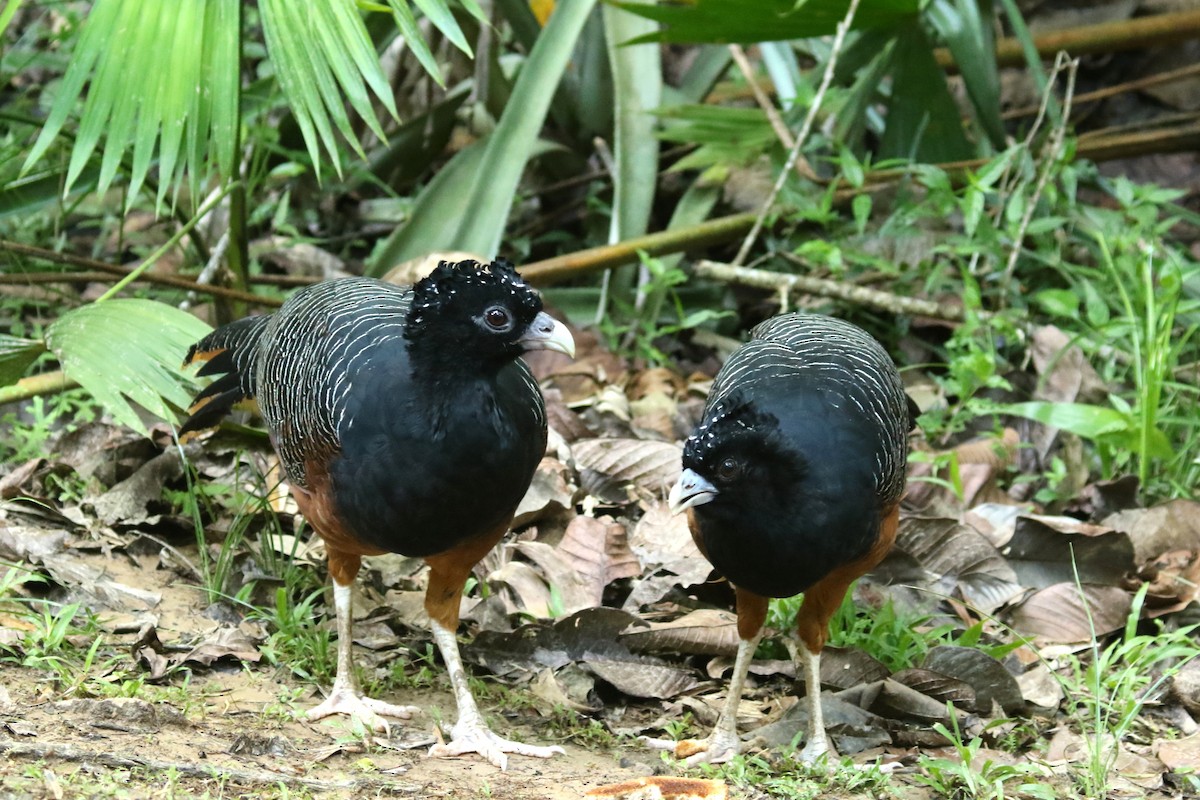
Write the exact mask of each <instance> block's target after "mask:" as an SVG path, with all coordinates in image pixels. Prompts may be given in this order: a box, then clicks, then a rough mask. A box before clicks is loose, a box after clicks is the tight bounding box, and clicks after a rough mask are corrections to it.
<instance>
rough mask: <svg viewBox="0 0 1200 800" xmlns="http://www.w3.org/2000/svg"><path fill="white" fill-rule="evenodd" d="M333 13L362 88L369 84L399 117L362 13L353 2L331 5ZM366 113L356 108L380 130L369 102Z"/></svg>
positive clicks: (386, 106)
mask: <svg viewBox="0 0 1200 800" xmlns="http://www.w3.org/2000/svg"><path fill="white" fill-rule="evenodd" d="M329 8H330V10H331V12H332V13H333V14H334V16H335V17H336V18H337V21H338V27H339V30H340V31H341V37H342V41H343V42H344V43H345V49H346V53H347V55H348V56H349V61H350V64H351V67H352V69H353V70H354V72H355V73H356V78H355V80H356V81H357V82H358V83H359V84H360V85H361V84H362V82H364V81H365V82H366V84H367V86H369V87H370V88H371V91H372V92H374V93H375V96H376V97H378V98H379V100H380V102H382V103H383V106H384V108H386V109H387V110H388V113H389V114H391V115H392V118H393V119H396V118H399V116H400V114H399V112H398V111H397V110H396V101H395V99H394V98H393V96H392V87H391V86H390V85H389V84H388V79H387V76H386V75H384V74H383V67H382V66H381V65H380V63H379V56H378V54H377V53H376V52H375V46H374V44H373V43H372V41H371V34H370V33H369V32H368V31H367V26H366V24H365V23H364V22H363V18H362V15H361V14H359V13H358V12H357V11H356V10H355V8H354V4H353V3H349V4H347V5H345V6H334V5H331V6H329ZM364 107H365V109H366V110H365V111H364V110H362V109H359V108H358V106H355V109H356V110H357V111H358V113H359V114H360V115H362V117H363V119H364V120H366V121H367V123H368V124H371V123H374V127H373V128H372V130H374V129H375V128H377V127H378V122H377V121H376V120H375V110H374V109H373V108H372V107H371V105H370V103H365V104H364ZM377 135H379V137H380V138H381V139H385V138H386V137H384V136H383V132H382V130H380V131H379V132H378V134H377Z"/></svg>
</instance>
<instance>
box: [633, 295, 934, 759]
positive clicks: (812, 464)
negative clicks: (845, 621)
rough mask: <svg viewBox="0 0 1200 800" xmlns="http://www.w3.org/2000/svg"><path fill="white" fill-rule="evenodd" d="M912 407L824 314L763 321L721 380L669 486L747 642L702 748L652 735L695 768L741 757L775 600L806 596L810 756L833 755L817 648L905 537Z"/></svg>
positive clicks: (895, 377) (861, 337)
mask: <svg viewBox="0 0 1200 800" xmlns="http://www.w3.org/2000/svg"><path fill="white" fill-rule="evenodd" d="M916 415H917V409H916V406H915V405H914V404H913V402H912V400H911V399H910V398H909V397H908V395H906V394H905V392H904V388H903V386H902V384H901V382H900V374H899V372H897V371H896V367H895V365H894V364H893V363H892V360H891V359H890V358H889V357H888V354H887V352H886V351H885V350H884V349H883V347H882V346H880V344H879V343H878V342H876V341H875V340H874V339H873V338H872V337H871V336H870V335H869V334H868V333H866V332H865V331H863V330H862V329H861V328H858V327H857V326H855V325H852V324H850V323H848V322H844V321H842V320H838V319H834V318H831V317H825V316H819V315H816V314H801V313H792V314H783V315H780V316H778V317H774V318H772V319H769V320H767V321H766V322H764V323H762V324H761V325H758V326H757V327H756V328H755V329H754V330H753V331H752V332H751V338H750V340H749V341H748V342H747V343H746V344H744V345H742V346H741V347H740V348H738V349H737V350H736V351H734V353H733V354H732V355H731V356H730V358H729V360H728V361H727V362H726V363H725V366H724V367H722V368H721V371H720V372H719V373H718V374H717V377H716V380H715V381H714V382H713V386H712V390H711V392H710V394H709V397H708V402H707V404H706V406H705V411H704V418H703V420H702V421H701V423H700V425H699V426H698V427H697V428H696V430H695V431H694V432H693V434H692V435H691V436H690V437H689V438H688V440H687V442H686V444H685V445H684V451H683V466H684V470H683V472H682V474H681V475H680V477H679V480H678V482H677V483H676V484H675V486H674V487H673V488H672V489H671V493H670V502H671V506H672V508H673V509H674V510H675V511H677V512H678V511H683V510H684V509H686V510H687V512H688V523H689V527H690V528H691V531H692V537H693V538H694V539H695V540H696V545H697V546H698V547H699V549H700V551H701V552H702V553H703V554H704V556H705V557H706V558H707V559H708V560H709V561H711V562H712V564H713V566H714V567H716V569H717V571H718V572H720V573H721V574H722V575H724V576H725V577H726V578H727V579H728V580H729V582H730V583H731V584H733V586H734V589H735V594H736V598H737V618H738V634H739V637H740V644H739V646H738V652H737V659H736V662H735V664H734V668H733V678H732V680H731V681H730V685H729V693H728V696H727V698H726V702H725V706H724V709H723V711H722V713H721V716H720V718H719V720H718V722H717V726H716V728H715V729H714V730H713V732H712V734H711V735H710V736H709V737H708V739H706V740H701V741H691V740H689V741H683V742H672V741H666V740H649V744H650V745H651V746H654V747H658V748H663V749H671V750H674V752H675V753H676V755H677V756H679V757H682V758H687V759H688V760H689V761H690V762H692V763H694V762H697V761H713V762H717V761H724V760H727V759H728V758H730V757H732V756H733V755H735V754H737V753H738V751H739V749H740V745H741V742H740V740H739V738H738V733H737V708H738V703H739V702H740V701H741V694H742V688H743V685H744V683H745V680H746V672H747V670H748V669H749V666H750V661H751V658H752V657H753V655H754V650H755V648H756V647H757V646H758V642H759V639H760V638H761V636H762V626H763V622H764V621H765V619H766V615H767V602H768V598H771V597H791V596H793V595H797V594H800V593H801V592H803V593H804V602H803V604H802V605H801V607H800V613H799V616H798V618H797V627H798V629H799V637H800V643H801V651H802V653H803V655H804V662H805V663H804V666H805V685H806V690H807V699H808V714H809V716H808V737H807V741H806V742H805V746H804V749H803V750H802V751H801V757H802V758H803V759H804V760H805V761H808V762H812V761H815V760H816V759H818V758H819V757H820V756H821V755H823V754H824V753H826V752H827V751H828V750H829V744H828V739H827V738H826V735H825V728H824V725H823V721H822V716H821V699H820V698H821V677H820V676H821V671H820V654H821V649H822V648H823V647H824V646H825V641H826V639H827V638H828V635H829V630H828V629H829V619H830V617H831V616H832V615H833V613H834V611H836V610H837V608H838V606H839V605H840V604H841V602H842V598H843V597H844V596H845V594H846V590H847V589H848V588H849V586H850V584H851V583H852V582H853V581H854V580H855V579H857V578H858V577H860V576H862V575H863V574H865V573H866V572H868V571H869V570H871V569H872V568H873V567H874V566H875V565H876V564H878V563H879V562H880V560H882V559H883V557H884V556H885V555H886V554H887V552H888V550H889V549H890V547H891V545H892V542H893V540H894V539H895V536H896V526H897V524H898V521H899V512H900V496H901V495H902V494H903V492H904V482H905V463H906V455H907V433H908V432H909V431H910V430H912V428H913V426H914V424H915V420H916Z"/></svg>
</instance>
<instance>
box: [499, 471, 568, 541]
mask: <svg viewBox="0 0 1200 800" xmlns="http://www.w3.org/2000/svg"><path fill="white" fill-rule="evenodd" d="M576 491H577V489H576V487H575V485H574V484H573V483H572V482H571V470H570V469H568V468H567V465H566V464H564V463H562V462H561V461H559V460H558V459H557V458H551V457H549V456H547V457H546V458H543V459H542V460H541V462H540V463H539V464H538V466H537V470H535V471H534V473H533V481H532V482H531V483H530V484H529V489H528V490H526V492H525V496H524V497H522V498H521V503H520V505H518V506H517V513H516V515H515V516H514V517H513V521H512V527H513V528H521V527H524V526H525V525H528V524H530V523H532V522H537V521H538V520H540V519H544V518H545V517H548V516H552V515H554V514H561V513H563V512H565V511H566V510H567V509H569V508H572V507H573V506H574V505H575V493H576Z"/></svg>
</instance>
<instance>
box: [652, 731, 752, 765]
mask: <svg viewBox="0 0 1200 800" xmlns="http://www.w3.org/2000/svg"><path fill="white" fill-rule="evenodd" d="M641 742H642V743H643V744H644V745H646V746H647V747H649V748H650V749H651V750H666V751H667V752H669V753H672V754H674V756H675V757H676V758H678V759H680V760H682V761H683V763H684V765H685V766H689V767H694V766H696V765H697V764H723V763H725V762H726V761H728V760H730V759H731V758H733V757H734V756H736V755H737V754H738V753H740V752H741V749H742V747H741V742H740V741H739V740H738V738H737V737H736V736H733V737H730V736H727V735H726V736H721V735H718V733H717V731H713V733H712V735H710V736H709V737H708V738H707V739H681V740H679V741H677V742H676V741H673V740H671V739H651V738H650V737H648V736H642V737H641Z"/></svg>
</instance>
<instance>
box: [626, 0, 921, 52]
mask: <svg viewBox="0 0 1200 800" xmlns="http://www.w3.org/2000/svg"><path fill="white" fill-rule="evenodd" d="M617 5H619V6H620V7H621V8H624V9H627V10H629V11H632V12H633V13H635V14H639V15H641V16H644V17H647V18H648V19H653V20H656V21H658V22H660V23H662V30H661V31H660V32H659V33H657V34H655V35H654V37H653V38H654V39H655V40H657V41H663V42H678V43H688V44H697V43H701V42H718V43H723V44H724V43H728V42H741V43H752V42H777V41H784V40H787V39H808V38H811V37H814V36H828V35H830V34H832V33H833V32H834V31H835V30H836V29H837V26H838V23H839V22H841V21H842V19H843V18H845V16H846V10H847V9H848V8H849V7H850V0H802V1H801V2H797V1H796V0H753V2H747V0H703V2H680V3H659V4H651V3H630V2H624V3H620V2H619V3H617ZM921 5H922V3H921V0H862V2H860V3H859V6H858V11H857V12H856V13H855V15H854V25H853V27H854V29H855V30H866V29H868V28H886V27H890V26H893V25H898V24H901V23H903V22H905V21H906V20H907V21H912V20H915V19H916V17H917V13H918V11H919V10H920V8H921Z"/></svg>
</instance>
